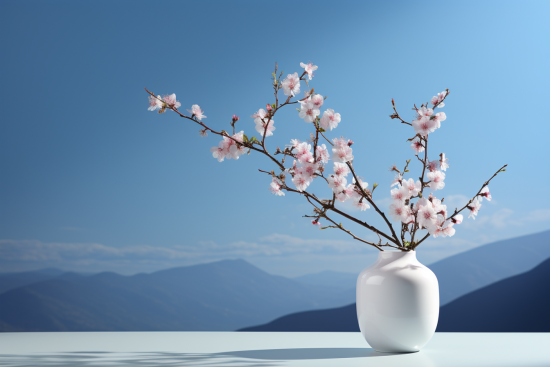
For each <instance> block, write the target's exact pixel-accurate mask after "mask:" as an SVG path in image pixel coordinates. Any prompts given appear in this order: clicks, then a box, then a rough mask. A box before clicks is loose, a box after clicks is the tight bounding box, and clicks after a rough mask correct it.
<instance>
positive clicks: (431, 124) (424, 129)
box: [412, 117, 437, 137]
mask: <svg viewBox="0 0 550 367" xmlns="http://www.w3.org/2000/svg"><path fill="white" fill-rule="evenodd" d="M412 126H413V128H414V131H415V132H416V133H417V134H420V135H422V136H424V137H425V136H428V134H429V133H433V132H434V131H435V130H436V128H437V126H436V122H435V121H434V120H432V119H430V118H429V117H420V118H418V119H416V120H414V121H413V122H412Z"/></svg>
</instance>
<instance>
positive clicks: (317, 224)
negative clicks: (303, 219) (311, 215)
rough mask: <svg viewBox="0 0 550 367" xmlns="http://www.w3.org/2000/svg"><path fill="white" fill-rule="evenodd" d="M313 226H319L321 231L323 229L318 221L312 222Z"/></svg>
mask: <svg viewBox="0 0 550 367" xmlns="http://www.w3.org/2000/svg"><path fill="white" fill-rule="evenodd" d="M311 224H313V225H314V226H319V229H321V222H319V220H318V219H315V220H312V221H311Z"/></svg>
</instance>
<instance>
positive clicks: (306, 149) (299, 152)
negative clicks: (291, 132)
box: [296, 142, 313, 163]
mask: <svg viewBox="0 0 550 367" xmlns="http://www.w3.org/2000/svg"><path fill="white" fill-rule="evenodd" d="M296 159H298V160H299V161H300V162H302V163H308V162H313V153H311V144H308V143H306V142H303V143H300V144H298V146H297V147H296Z"/></svg>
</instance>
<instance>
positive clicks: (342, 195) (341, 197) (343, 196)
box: [336, 184, 354, 202]
mask: <svg viewBox="0 0 550 367" xmlns="http://www.w3.org/2000/svg"><path fill="white" fill-rule="evenodd" d="M353 191H354V188H353V185H352V184H349V185H348V186H347V187H346V188H344V189H343V190H342V191H340V192H339V193H337V194H336V199H338V201H341V202H344V201H346V200H348V199H350V198H351V196H352V195H353Z"/></svg>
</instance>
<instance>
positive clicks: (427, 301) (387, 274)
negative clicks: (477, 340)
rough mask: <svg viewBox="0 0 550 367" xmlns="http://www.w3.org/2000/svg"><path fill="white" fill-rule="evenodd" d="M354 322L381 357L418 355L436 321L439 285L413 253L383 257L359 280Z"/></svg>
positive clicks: (392, 254)
mask: <svg viewBox="0 0 550 367" xmlns="http://www.w3.org/2000/svg"><path fill="white" fill-rule="evenodd" d="M356 295H357V320H358V321H359V329H360V330H361V333H362V334H363V337H364V338H365V339H366V341H367V343H369V345H370V346H371V347H372V348H374V349H375V350H377V351H379V352H418V351H419V350H420V348H422V347H423V346H424V345H426V343H428V341H429V340H430V339H431V337H432V336H433V334H434V332H435V328H436V326H437V320H438V317H439V284H438V282H437V278H436V276H435V274H434V273H433V272H432V271H431V270H430V269H428V268H427V267H426V266H424V265H422V264H421V263H420V262H418V260H417V259H416V252H415V251H409V252H391V251H381V252H380V253H379V254H378V259H377V260H376V262H375V263H374V264H372V265H371V266H369V267H368V268H366V269H365V270H363V271H362V272H361V274H359V277H358V278H357V293H356Z"/></svg>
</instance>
